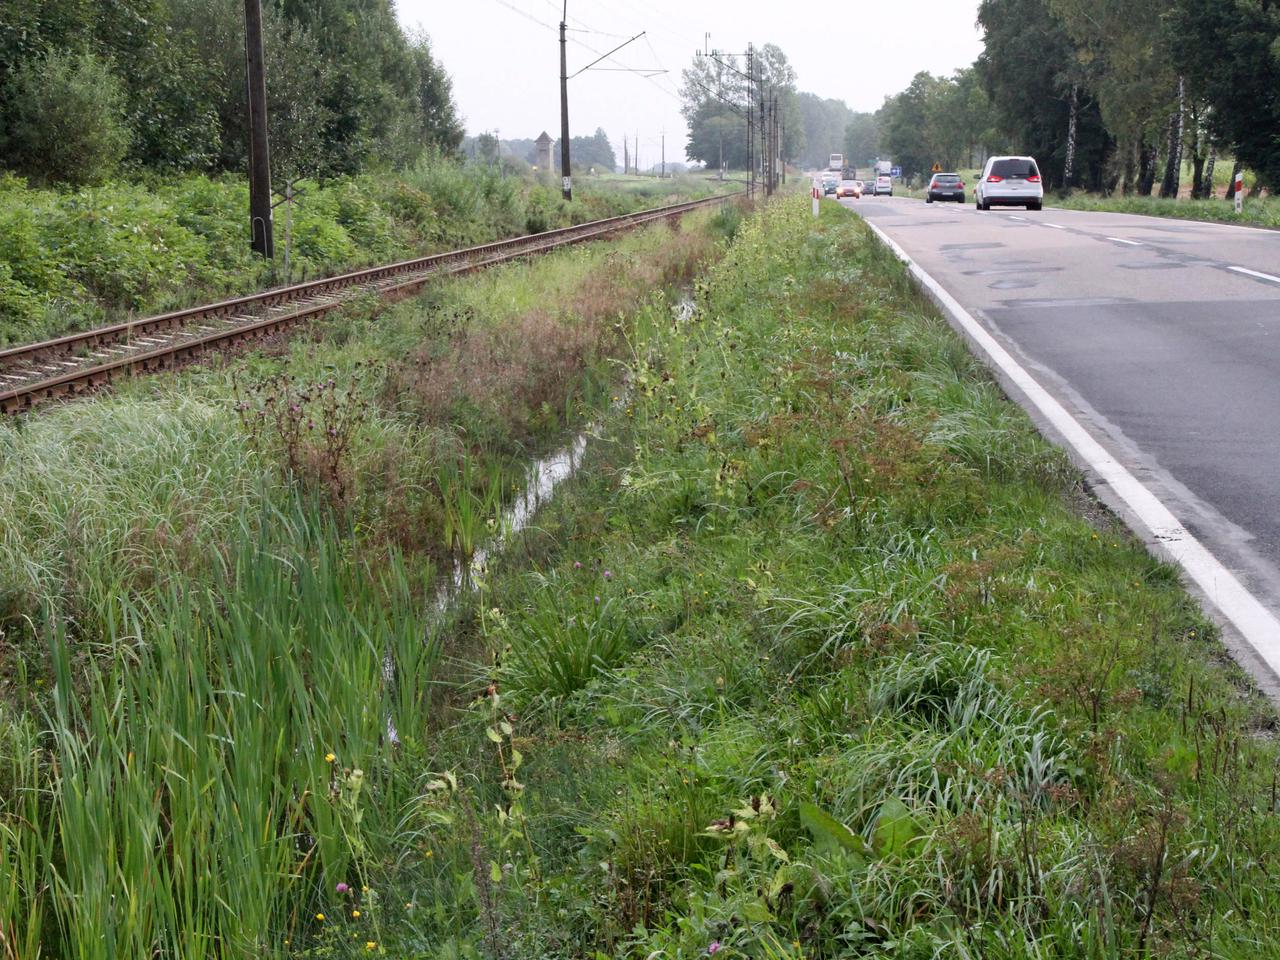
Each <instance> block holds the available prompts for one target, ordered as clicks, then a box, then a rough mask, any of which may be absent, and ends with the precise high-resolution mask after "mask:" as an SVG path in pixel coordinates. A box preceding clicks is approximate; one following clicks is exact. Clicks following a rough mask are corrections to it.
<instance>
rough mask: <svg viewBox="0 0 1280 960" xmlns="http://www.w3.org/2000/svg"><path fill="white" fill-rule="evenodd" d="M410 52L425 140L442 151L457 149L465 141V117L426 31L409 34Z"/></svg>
mask: <svg viewBox="0 0 1280 960" xmlns="http://www.w3.org/2000/svg"><path fill="white" fill-rule="evenodd" d="M409 49H410V52H411V53H412V55H413V59H414V66H415V67H416V68H417V100H418V115H419V121H420V123H421V125H422V140H423V143H425V144H426V145H427V146H429V147H434V148H435V149H437V150H440V151H442V152H443V153H454V152H455V151H457V149H458V145H459V144H461V143H462V137H463V134H464V133H465V132H466V131H465V130H464V129H463V127H462V121H461V120H459V119H458V110H457V107H456V106H455V105H454V102H453V81H452V80H451V79H450V78H449V75H448V74H447V73H445V72H444V68H443V67H442V66H441V65H440V63H439V61H437V60H436V59H435V57H433V56H432V54H431V41H430V39H429V38H428V37H427V35H426V34H425V33H419V34H416V35H414V36H412V37H411V38H410V47H409Z"/></svg>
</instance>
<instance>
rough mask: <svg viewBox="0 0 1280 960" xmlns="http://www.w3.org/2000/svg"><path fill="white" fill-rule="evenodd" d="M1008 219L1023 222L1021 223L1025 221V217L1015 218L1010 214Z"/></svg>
mask: <svg viewBox="0 0 1280 960" xmlns="http://www.w3.org/2000/svg"><path fill="white" fill-rule="evenodd" d="M1009 219H1010V220H1023V221H1025V220H1026V219H1027V218H1026V217H1015V216H1013V215H1012V214H1011V215H1010V216H1009Z"/></svg>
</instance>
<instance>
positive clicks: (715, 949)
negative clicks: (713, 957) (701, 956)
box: [707, 940, 720, 953]
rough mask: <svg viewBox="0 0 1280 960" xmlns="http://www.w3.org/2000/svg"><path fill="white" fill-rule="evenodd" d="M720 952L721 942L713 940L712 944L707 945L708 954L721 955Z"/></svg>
mask: <svg viewBox="0 0 1280 960" xmlns="http://www.w3.org/2000/svg"><path fill="white" fill-rule="evenodd" d="M719 952H720V941H719V940H712V941H711V943H710V944H708V945H707V953H719Z"/></svg>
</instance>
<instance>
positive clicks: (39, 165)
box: [9, 52, 129, 183]
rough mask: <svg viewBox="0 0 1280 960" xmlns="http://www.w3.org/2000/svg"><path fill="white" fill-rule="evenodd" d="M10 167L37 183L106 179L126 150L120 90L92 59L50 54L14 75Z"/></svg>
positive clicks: (113, 78) (84, 55) (81, 55)
mask: <svg viewBox="0 0 1280 960" xmlns="http://www.w3.org/2000/svg"><path fill="white" fill-rule="evenodd" d="M13 98H14V101H15V110H14V119H15V123H14V131H13V133H12V134H11V135H10V142H9V148H10V151H9V152H10V155H11V160H10V162H11V163H12V164H13V165H14V166H15V167H16V168H17V169H19V170H22V171H24V172H26V173H27V174H29V175H30V176H32V177H33V178H36V179H38V180H41V181H54V182H57V181H62V182H66V183H95V182H98V181H101V180H104V179H106V177H107V176H109V175H110V174H111V173H112V172H113V171H114V170H115V168H116V165H117V164H118V163H119V162H120V160H121V159H122V158H123V157H124V155H125V153H126V152H127V151H128V149H129V133H128V130H127V129H126V127H125V125H124V88H123V86H122V85H121V83H120V81H119V79H117V78H116V76H115V75H114V74H112V72H111V71H110V70H109V69H108V68H107V65H106V64H105V63H103V62H102V61H101V60H99V59H98V58H97V57H95V56H94V55H93V54H91V53H88V52H84V53H59V52H53V53H50V54H48V55H47V56H46V57H43V58H42V59H39V60H32V61H28V62H26V63H24V64H22V65H20V66H19V67H18V69H17V71H16V73H15V75H14V80H13Z"/></svg>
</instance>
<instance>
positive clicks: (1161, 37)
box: [1049, 0, 1183, 194]
mask: <svg viewBox="0 0 1280 960" xmlns="http://www.w3.org/2000/svg"><path fill="white" fill-rule="evenodd" d="M1049 6H1050V10H1051V12H1052V13H1053V15H1054V16H1055V17H1057V18H1059V19H1060V20H1061V22H1062V24H1063V26H1064V27H1065V28H1066V30H1067V33H1068V34H1069V36H1070V37H1071V39H1072V41H1073V42H1074V44H1075V45H1076V59H1077V60H1078V61H1079V62H1080V63H1081V64H1085V65H1092V66H1093V67H1094V69H1093V70H1092V72H1091V76H1092V80H1093V88H1094V90H1095V91H1096V93H1097V97H1098V106H1099V108H1100V109H1101V112H1102V120H1103V122H1104V123H1105V124H1106V127H1107V130H1108V131H1110V133H1111V135H1112V136H1113V137H1115V139H1116V142H1117V152H1118V154H1119V157H1120V160H1121V169H1122V172H1123V175H1124V180H1125V187H1126V190H1129V189H1132V188H1136V189H1137V190H1138V192H1140V193H1143V194H1149V193H1150V192H1151V188H1152V186H1153V185H1154V183H1155V179H1156V175H1157V166H1156V164H1157V160H1158V157H1159V154H1160V149H1161V147H1164V149H1165V156H1166V158H1167V159H1168V160H1169V161H1170V163H1169V166H1170V167H1171V171H1172V172H1171V173H1170V176H1173V175H1175V174H1176V170H1177V159H1178V157H1179V156H1180V154H1181V150H1180V144H1181V139H1182V137H1181V127H1182V116H1183V107H1182V104H1181V102H1180V100H1181V98H1180V97H1179V80H1178V76H1177V73H1176V72H1175V71H1174V69H1173V58H1172V55H1171V52H1170V50H1169V46H1168V40H1169V36H1168V32H1167V30H1166V29H1165V28H1164V25H1163V22H1162V20H1161V18H1159V17H1156V16H1153V15H1152V13H1153V10H1152V4H1151V0H1049ZM1135 169H1136V175H1135V173H1134V170H1135ZM1175 189H1176V185H1175Z"/></svg>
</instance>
